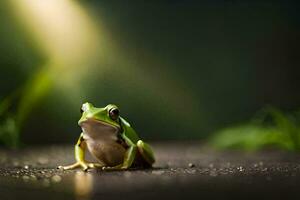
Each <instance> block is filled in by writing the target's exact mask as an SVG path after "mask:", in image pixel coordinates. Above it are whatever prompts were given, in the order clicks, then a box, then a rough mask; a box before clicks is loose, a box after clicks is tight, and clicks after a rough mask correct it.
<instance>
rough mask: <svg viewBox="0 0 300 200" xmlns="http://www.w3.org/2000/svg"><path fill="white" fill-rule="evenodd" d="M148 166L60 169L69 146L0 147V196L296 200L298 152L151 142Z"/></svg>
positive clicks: (299, 174) (299, 172) (3, 198)
mask: <svg viewBox="0 0 300 200" xmlns="http://www.w3.org/2000/svg"><path fill="white" fill-rule="evenodd" d="M153 147H154V149H155V153H156V155H157V163H156V165H155V168H154V169H148V170H130V171H122V172H103V171H100V170H99V171H97V170H91V171H89V172H87V173H84V172H81V171H80V170H73V171H60V170H57V169H56V166H57V165H59V164H69V163H72V162H73V161H74V158H73V147H72V146H69V147H68V146H67V147H66V146H51V147H39V148H33V149H24V150H21V151H7V150H0V199H1V200H6V199H21V198H24V197H26V199H30V198H31V199H45V200H47V199H56V200H60V199H105V200H106V199H163V198H165V199H183V198H184V199H186V198H193V199H300V190H299V189H300V154H291V153H283V152H274V151H264V152H259V153H240V152H228V151H227V152H215V151H212V150H209V149H206V148H203V147H201V145H200V144H188V143H185V144H180V143H156V144H153Z"/></svg>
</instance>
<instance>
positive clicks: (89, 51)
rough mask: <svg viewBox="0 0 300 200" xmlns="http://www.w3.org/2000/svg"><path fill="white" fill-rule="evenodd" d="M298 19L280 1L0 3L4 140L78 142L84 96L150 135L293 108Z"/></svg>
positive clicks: (219, 126) (200, 130) (180, 133)
mask: <svg viewBox="0 0 300 200" xmlns="http://www.w3.org/2000/svg"><path fill="white" fill-rule="evenodd" d="M299 16H300V15H299V5H298V4H296V3H294V4H292V3H287V2H285V1H282V2H276V3H275V2H265V1H260V3H258V2H253V1H225V0H223V1H221V0H219V1H217V0H213V1H191V0H187V1H179V0H161V1H114V0H109V1H108V0H101V1H96V0H86V1H79V0H77V1H73V0H45V1H35V0H3V1H1V3H0V44H1V45H0V52H1V54H0V69H1V71H0V72H1V73H0V100H1V107H0V114H1V128H0V139H1V138H2V139H1V141H2V144H7V145H8V146H16V145H18V144H19V143H18V142H15V141H16V140H19V141H21V143H22V144H27V145H30V144H49V143H51V144H52V143H73V142H74V141H75V140H76V139H77V137H78V136H79V133H80V128H79V127H78V125H77V120H78V119H79V117H80V112H79V109H80V106H81V104H82V103H84V102H86V101H89V102H91V103H93V104H94V105H95V106H98V107H103V106H105V105H106V104H108V103H115V104H117V105H118V106H119V107H120V109H121V114H122V116H123V117H124V118H126V119H128V121H129V122H131V124H132V125H133V126H134V127H135V129H136V130H137V132H138V133H139V134H140V135H141V137H143V138H145V139H146V140H201V139H207V138H210V137H211V135H212V134H213V133H215V132H216V131H218V130H223V128H225V127H235V126H238V127H240V124H248V121H249V119H251V118H253V116H255V115H256V113H257V111H259V110H261V109H263V108H265V107H266V105H272V106H274V107H276V108H278V112H280V113H281V112H283V113H284V114H283V113H281V114H282V116H286V113H288V114H289V113H294V112H297V110H298V106H299V101H300V93H299V85H300V79H299V72H300V70H299V56H300V55H299V50H298V49H299V44H300V40H299V34H300V29H299V28H300V23H299V22H300V18H299ZM276 112H277V111H276ZM276 112H273V113H276ZM277 114H278V113H277ZM275 115H276V114H275ZM277 116H278V115H277ZM273 117H274V115H273ZM275 118H276V117H275ZM292 118H293V122H291V124H293V125H291V126H295V131H294V130H293V131H294V132H296V135H297V134H298V133H299V130H300V129H298V122H297V120H294V118H295V117H294V115H293V117H292ZM277 119H278V118H277ZM283 120H285V119H283ZM289 120H290V118H288V119H287V120H286V121H289ZM263 121H268V119H267V120H265V119H264V120H263ZM273 121H275V124H278V123H279V124H280V123H281V122H282V121H281V122H278V120H277V122H278V123H277V122H276V119H275V120H273ZM279 121H280V120H279ZM264 123H265V122H264ZM284 123H285V122H284ZM286 123H289V122H286ZM245 126H247V128H246V129H242V130H239V131H236V132H237V133H236V134H235V136H234V137H235V138H237V136H239V135H241V134H244V132H247V131H248V130H249V127H248V125H245ZM255 126H256V125H255ZM276 127H277V125H276ZM256 128H257V126H256V127H255V128H254V129H255V130H256ZM282 130H283V129H282ZM284 130H287V129H284ZM251 131H253V129H251ZM251 131H250V132H251ZM259 131H261V130H259ZM248 132H249V131H248ZM263 132H264V131H263ZM268 134H269V133H268ZM258 135H262V134H261V133H258ZM18 137H19V139H18ZM255 137H256V136H255ZM227 139H228V137H227V136H226V137H225V138H222V139H221V140H223V141H225V140H227ZM232 140H234V139H232ZM243 140H245V138H244V139H243ZM246 140H247V139H246ZM281 140H282V138H279V139H278V141H281ZM292 140H298V136H297V137H296V139H295V138H293V139H292ZM254 143H257V141H254Z"/></svg>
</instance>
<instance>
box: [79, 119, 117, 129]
mask: <svg viewBox="0 0 300 200" xmlns="http://www.w3.org/2000/svg"><path fill="white" fill-rule="evenodd" d="M89 122H92V123H96V124H99V125H102V126H109V127H111V128H114V129H115V130H116V131H117V132H120V131H121V127H118V126H115V125H112V124H109V123H107V122H105V121H102V120H98V119H97V120H96V119H91V118H87V119H86V120H83V121H81V122H80V123H79V125H80V126H81V127H83V126H84V124H85V123H89Z"/></svg>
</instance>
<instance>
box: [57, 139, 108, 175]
mask: <svg viewBox="0 0 300 200" xmlns="http://www.w3.org/2000/svg"><path fill="white" fill-rule="evenodd" d="M85 150H86V142H85V140H84V138H83V133H81V135H80V137H79V139H78V141H77V143H76V145H75V159H76V163H74V164H72V165H67V166H58V168H59V169H64V170H69V169H75V168H78V167H81V168H82V169H83V170H84V171H87V170H88V169H89V168H102V167H104V165H101V164H100V163H88V162H86V161H85V159H84V158H85Z"/></svg>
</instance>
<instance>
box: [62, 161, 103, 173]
mask: <svg viewBox="0 0 300 200" xmlns="http://www.w3.org/2000/svg"><path fill="white" fill-rule="evenodd" d="M79 167H81V168H82V169H83V171H87V170H88V169H95V168H102V167H103V165H101V164H99V163H88V162H76V163H74V164H72V165H67V166H58V167H57V168H58V169H63V170H70V169H76V168H79Z"/></svg>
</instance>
